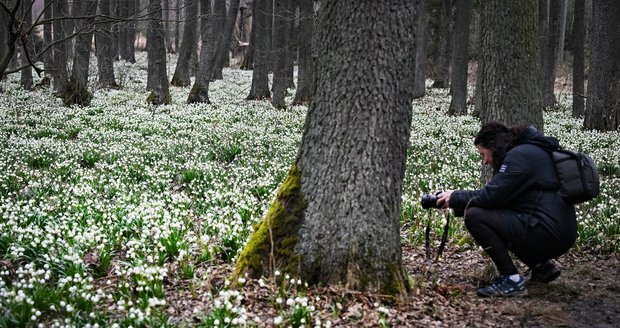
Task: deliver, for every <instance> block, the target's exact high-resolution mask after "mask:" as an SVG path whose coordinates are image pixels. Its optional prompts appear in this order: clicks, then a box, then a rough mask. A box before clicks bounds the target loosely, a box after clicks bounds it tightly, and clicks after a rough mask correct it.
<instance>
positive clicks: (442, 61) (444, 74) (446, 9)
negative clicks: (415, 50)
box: [431, 0, 454, 88]
mask: <svg viewBox="0 0 620 328" xmlns="http://www.w3.org/2000/svg"><path fill="white" fill-rule="evenodd" d="M442 2H443V7H442V15H441V40H440V47H439V56H438V58H437V71H436V74H435V81H434V82H433V85H432V86H431V87H432V88H448V87H449V86H450V74H449V72H450V55H451V52H452V41H453V38H452V20H453V18H452V16H453V15H452V7H453V6H454V5H453V0H443V1H442Z"/></svg>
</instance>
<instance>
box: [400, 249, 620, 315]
mask: <svg viewBox="0 0 620 328" xmlns="http://www.w3.org/2000/svg"><path fill="white" fill-rule="evenodd" d="M404 261H405V265H406V267H408V268H410V269H413V270H412V274H413V275H414V276H419V277H424V276H426V277H434V279H436V280H438V281H440V283H438V284H437V285H436V287H434V288H431V289H432V290H434V291H435V292H437V293H438V294H440V295H442V294H444V296H445V297H446V298H447V300H446V301H445V302H444V303H442V306H443V309H444V311H445V312H448V313H451V314H448V315H445V316H442V315H439V316H437V319H439V320H440V321H441V323H440V322H436V323H437V324H438V325H439V326H461V327H463V326H464V327H487V326H511V327H619V326H620V281H619V280H618V278H619V277H620V274H619V270H620V262H619V257H618V256H617V254H611V255H588V254H577V253H576V252H574V253H569V254H567V255H565V256H563V257H561V258H559V259H558V260H557V261H556V263H557V264H558V267H559V268H560V269H561V270H562V274H561V276H560V277H559V278H558V279H557V280H555V281H553V282H552V283H550V284H541V283H527V289H528V293H529V294H528V296H526V297H520V298H508V299H487V298H480V297H478V296H476V289H477V287H478V286H482V285H485V284H487V283H488V282H489V281H490V279H491V278H492V276H493V274H494V272H493V271H494V269H493V267H492V266H491V265H490V260H489V259H488V258H486V257H484V256H483V255H482V253H481V252H480V251H478V250H468V251H465V252H459V251H456V250H454V249H450V248H448V250H447V252H446V254H444V256H443V257H442V258H440V260H439V261H438V262H437V263H435V264H432V265H430V266H429V265H428V264H427V262H426V261H425V259H424V255H423V254H422V252H421V251H420V250H416V249H408V250H405V251H404ZM522 269H523V270H522V271H523V272H526V270H525V268H524V267H523V268H522ZM451 290H452V292H451ZM454 290H457V291H459V292H458V293H454V292H453V291H454ZM446 291H447V292H446ZM438 299H441V297H438ZM402 310H403V311H404V312H407V309H406V307H405V308H403V309H402ZM459 317H460V318H459ZM454 319H457V320H454ZM459 319H460V320H459ZM402 324H403V325H406V323H404V322H403V323H402Z"/></svg>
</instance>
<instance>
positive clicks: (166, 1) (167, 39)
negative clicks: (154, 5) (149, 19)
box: [149, 0, 178, 54]
mask: <svg viewBox="0 0 620 328" xmlns="http://www.w3.org/2000/svg"><path fill="white" fill-rule="evenodd" d="M162 1H163V4H162V6H163V10H162V14H163V27H162V31H163V33H164V44H165V48H166V49H167V51H168V52H169V53H171V54H174V53H175V52H176V51H177V50H178V49H176V48H174V47H173V45H174V42H173V40H172V24H171V23H170V22H171V20H170V11H171V6H170V0H162ZM149 2H150V0H149Z"/></svg>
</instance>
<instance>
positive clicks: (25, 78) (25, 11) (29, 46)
mask: <svg viewBox="0 0 620 328" xmlns="http://www.w3.org/2000/svg"><path fill="white" fill-rule="evenodd" d="M21 12H22V17H24V24H23V25H22V33H23V35H24V36H25V38H24V39H23V40H22V49H21V58H22V59H21V63H20V64H21V65H29V64H30V63H29V62H28V60H27V58H26V51H27V52H28V55H29V56H31V58H33V60H34V58H35V57H36V54H35V50H34V42H35V39H34V38H33V36H31V35H26V31H28V29H29V28H30V27H31V26H32V6H31V3H30V1H22V3H21ZM2 44H5V43H2ZM32 84H33V80H32V67H31V66H28V67H26V68H24V69H23V70H22V71H21V86H22V88H24V89H26V90H30V89H32Z"/></svg>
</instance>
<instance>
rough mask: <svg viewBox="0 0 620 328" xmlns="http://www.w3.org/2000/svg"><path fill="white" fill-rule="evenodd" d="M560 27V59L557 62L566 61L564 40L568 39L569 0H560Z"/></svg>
mask: <svg viewBox="0 0 620 328" xmlns="http://www.w3.org/2000/svg"><path fill="white" fill-rule="evenodd" d="M559 6H560V27H559V34H558V59H557V62H558V63H559V64H562V63H563V62H564V42H565V40H566V15H567V14H568V0H560V3H559Z"/></svg>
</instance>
